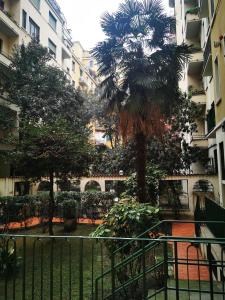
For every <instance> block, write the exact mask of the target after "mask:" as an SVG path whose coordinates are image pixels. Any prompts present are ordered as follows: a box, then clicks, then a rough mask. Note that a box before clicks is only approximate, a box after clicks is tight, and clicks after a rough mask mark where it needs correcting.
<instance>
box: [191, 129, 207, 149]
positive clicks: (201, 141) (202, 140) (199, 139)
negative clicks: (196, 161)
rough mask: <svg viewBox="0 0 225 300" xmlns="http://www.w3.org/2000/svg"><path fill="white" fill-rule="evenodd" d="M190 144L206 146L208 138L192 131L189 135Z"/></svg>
mask: <svg viewBox="0 0 225 300" xmlns="http://www.w3.org/2000/svg"><path fill="white" fill-rule="evenodd" d="M191 145H192V146H197V147H200V148H207V147H208V139H207V138H206V137H205V135H204V134H199V133H197V132H194V133H192V137H191Z"/></svg>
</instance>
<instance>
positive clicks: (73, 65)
mask: <svg viewBox="0 0 225 300" xmlns="http://www.w3.org/2000/svg"><path fill="white" fill-rule="evenodd" d="M72 71H75V61H73V62H72Z"/></svg>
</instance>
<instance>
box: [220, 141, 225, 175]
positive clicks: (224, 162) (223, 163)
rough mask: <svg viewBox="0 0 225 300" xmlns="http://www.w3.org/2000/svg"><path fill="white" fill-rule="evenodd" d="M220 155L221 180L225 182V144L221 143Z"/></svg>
mask: <svg viewBox="0 0 225 300" xmlns="http://www.w3.org/2000/svg"><path fill="white" fill-rule="evenodd" d="M219 153H220V170H221V178H222V180H225V155H224V142H220V143H219Z"/></svg>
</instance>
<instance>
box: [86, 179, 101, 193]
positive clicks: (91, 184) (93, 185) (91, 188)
mask: <svg viewBox="0 0 225 300" xmlns="http://www.w3.org/2000/svg"><path fill="white" fill-rule="evenodd" d="M84 190H85V191H86V192H101V186H100V184H99V183H98V182H97V181H95V180H90V181H88V182H87V183H86V185H85V188H84Z"/></svg>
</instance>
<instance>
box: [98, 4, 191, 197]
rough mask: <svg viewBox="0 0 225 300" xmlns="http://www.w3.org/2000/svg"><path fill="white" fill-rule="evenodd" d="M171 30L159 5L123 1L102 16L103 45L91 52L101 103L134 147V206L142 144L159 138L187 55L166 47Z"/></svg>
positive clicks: (141, 184)
mask: <svg viewBox="0 0 225 300" xmlns="http://www.w3.org/2000/svg"><path fill="white" fill-rule="evenodd" d="M175 25H176V24H175V20H174V18H173V17H169V16H167V15H166V13H165V12H164V9H163V7H162V3H161V1H160V0H126V1H125V2H124V3H122V4H120V6H119V8H118V11H117V12H115V13H112V14H109V13H105V14H104V16H103V17H102V19H101V27H102V29H103V31H104V33H105V35H106V39H105V40H104V41H103V42H99V43H98V44H97V45H96V47H95V48H94V49H93V50H92V54H93V56H94V57H95V59H96V60H97V62H98V64H99V70H98V75H99V76H100V77H101V78H104V80H103V81H102V84H101V88H102V98H104V99H105V98H106V99H108V101H109V107H110V108H111V109H112V111H114V112H115V111H116V112H118V114H119V117H120V129H121V134H122V137H123V139H124V140H128V139H134V141H135V148H136V171H137V184H138V199H139V201H140V202H145V201H146V189H145V186H146V183H145V174H146V140H147V138H149V137H153V136H160V135H162V134H163V131H164V130H165V122H164V120H165V118H166V116H168V115H169V114H171V109H172V107H173V106H174V103H175V102H176V101H178V100H179V90H178V81H179V79H180V77H181V75H182V69H183V67H184V64H185V63H186V62H187V60H188V58H189V54H190V48H189V47H188V46H187V45H184V44H182V45H180V46H178V45H176V44H175V43H171V32H172V31H173V30H175Z"/></svg>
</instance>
